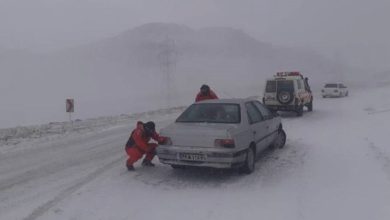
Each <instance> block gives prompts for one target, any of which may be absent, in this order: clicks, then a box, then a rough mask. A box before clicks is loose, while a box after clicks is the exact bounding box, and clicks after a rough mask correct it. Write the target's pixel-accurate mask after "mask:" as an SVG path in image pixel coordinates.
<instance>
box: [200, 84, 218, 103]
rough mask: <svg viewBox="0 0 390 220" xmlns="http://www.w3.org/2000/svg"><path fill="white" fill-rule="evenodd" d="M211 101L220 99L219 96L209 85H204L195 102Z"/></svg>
mask: <svg viewBox="0 0 390 220" xmlns="http://www.w3.org/2000/svg"><path fill="white" fill-rule="evenodd" d="M209 99H218V96H217V95H216V94H215V93H214V91H213V90H211V89H210V87H209V86H208V85H202V87H200V91H199V93H198V95H196V98H195V102H200V101H203V100H209Z"/></svg>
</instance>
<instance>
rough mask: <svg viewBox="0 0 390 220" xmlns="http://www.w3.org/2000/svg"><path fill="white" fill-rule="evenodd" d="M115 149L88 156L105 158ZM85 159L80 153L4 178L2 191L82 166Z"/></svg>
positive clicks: (108, 141)
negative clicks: (65, 159)
mask: <svg viewBox="0 0 390 220" xmlns="http://www.w3.org/2000/svg"><path fill="white" fill-rule="evenodd" d="M119 136H120V135H118V136H114V137H113V138H110V139H109V140H106V141H104V142H101V143H99V144H98V145H95V146H94V147H96V148H99V147H104V146H108V145H109V144H110V143H112V142H113V140H115V139H117V138H118V137H119ZM113 151H117V150H116V149H112V148H107V150H105V151H99V152H94V153H92V154H89V155H88V156H89V157H92V156H96V158H100V157H102V158H104V157H106V156H107V155H111V154H112V153H113ZM85 159H86V158H85V155H80V156H78V155H76V157H75V158H71V159H70V160H67V161H62V162H50V163H48V164H44V165H42V166H39V167H36V168H33V169H29V170H27V171H25V172H23V173H21V174H20V175H18V176H15V177H12V178H10V179H5V180H2V182H1V183H0V191H4V190H7V189H10V188H13V187H15V186H17V185H20V184H26V183H28V182H31V181H33V180H35V179H39V178H42V177H46V176H48V175H51V174H54V173H58V172H61V171H62V170H65V169H68V168H70V167H74V166H80V165H82V164H83V163H85Z"/></svg>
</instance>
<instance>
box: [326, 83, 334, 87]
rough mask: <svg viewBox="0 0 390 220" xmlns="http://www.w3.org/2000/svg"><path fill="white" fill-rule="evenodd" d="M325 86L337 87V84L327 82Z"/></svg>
mask: <svg viewBox="0 0 390 220" xmlns="http://www.w3.org/2000/svg"><path fill="white" fill-rule="evenodd" d="M325 88H337V84H335V83H334V84H333V83H332V84H326V85H325Z"/></svg>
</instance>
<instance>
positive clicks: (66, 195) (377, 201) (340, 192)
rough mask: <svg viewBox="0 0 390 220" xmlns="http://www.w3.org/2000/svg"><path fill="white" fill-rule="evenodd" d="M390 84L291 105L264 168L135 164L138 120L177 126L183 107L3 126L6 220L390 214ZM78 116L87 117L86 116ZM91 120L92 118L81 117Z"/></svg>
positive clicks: (1, 195)
mask: <svg viewBox="0 0 390 220" xmlns="http://www.w3.org/2000/svg"><path fill="white" fill-rule="evenodd" d="M388 97H390V88H378V89H372V90H366V91H363V90H362V91H350V96H349V97H346V98H332V99H322V98H317V99H316V100H315V106H314V112H310V113H309V112H305V114H304V116H303V117H301V118H298V117H295V115H294V114H289V113H284V114H282V116H283V123H284V126H285V128H286V132H287V135H288V140H287V145H286V147H285V148H284V149H281V150H275V151H268V152H265V153H264V154H263V156H262V157H261V158H259V160H258V162H257V164H256V171H255V172H254V173H252V174H251V175H240V174H237V172H233V171H223V172H222V171H214V170H199V169H188V170H173V169H171V168H170V167H169V166H165V165H162V164H160V163H158V159H155V161H156V163H157V166H156V167H155V168H143V167H141V166H140V164H139V163H137V164H136V171H135V172H131V173H129V172H128V171H127V170H126V168H125V166H124V164H125V154H124V149H123V148H124V144H125V142H126V140H127V138H128V135H129V133H130V131H131V130H132V128H134V126H135V122H136V121H137V120H145V121H146V120H155V121H156V122H157V126H158V127H159V128H161V127H163V126H166V125H168V124H169V123H170V122H172V121H173V119H174V118H175V117H176V116H177V115H178V114H179V113H180V111H181V110H180V109H175V110H170V111H157V112H154V113H153V114H140V115H133V116H120V117H119V116H118V117H113V118H101V119H95V120H91V121H89V122H85V121H82V122H76V123H75V124H73V127H71V125H69V124H51V125H44V126H35V127H34V126H33V127H30V128H17V129H13V130H12V129H6V130H4V129H3V130H0V140H1V141H0V219H29V220H33V219H94V220H96V219H131V220H135V219H148V220H149V219H170V220H174V219H213V220H214V219H224V220H227V219H280V220H286V219H289V220H291V219H293V220H294V219H297V220H298V219H299V220H302V219H310V220H314V219H315V220H317V219H324V220H329V219H354V220H357V219H361V220H363V219H364V220H367V219H373V220H382V219H383V220H388V219H390V147H389V145H388V141H387V140H388V138H389V137H388V135H389V132H388V131H389V130H390V123H389V122H390V99H389V98H388ZM77 123H79V124H77ZM82 123H84V124H82Z"/></svg>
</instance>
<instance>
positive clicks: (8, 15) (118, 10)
mask: <svg viewBox="0 0 390 220" xmlns="http://www.w3.org/2000/svg"><path fill="white" fill-rule="evenodd" d="M389 10H390V1H389V0H370V1H367V0H326V1H325V0H0V47H5V48H28V49H38V50H46V49H53V48H61V47H67V46H73V45H77V44H83V43H87V42H91V41H96V40H99V39H101V38H105V37H109V36H114V35H116V34H118V33H120V32H122V31H125V30H128V29H130V28H133V27H136V26H138V25H141V24H144V23H148V22H174V23H179V24H185V25H188V26H190V27H193V28H200V27H206V26H230V27H236V28H241V29H243V30H245V31H246V32H248V33H249V34H251V35H252V36H254V37H256V38H258V39H259V40H262V41H267V42H271V43H275V44H280V45H286V46H297V47H311V48H314V49H317V50H319V51H320V52H322V53H324V54H327V55H328V56H331V57H334V58H335V59H336V58H337V59H340V60H341V61H345V62H348V63H350V64H352V65H355V66H360V67H367V68H376V69H377V70H385V69H390V64H389V63H390V62H388V60H389V59H390V40H389V39H390V29H389V28H388V24H387V23H388V21H389V20H390V13H389Z"/></svg>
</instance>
